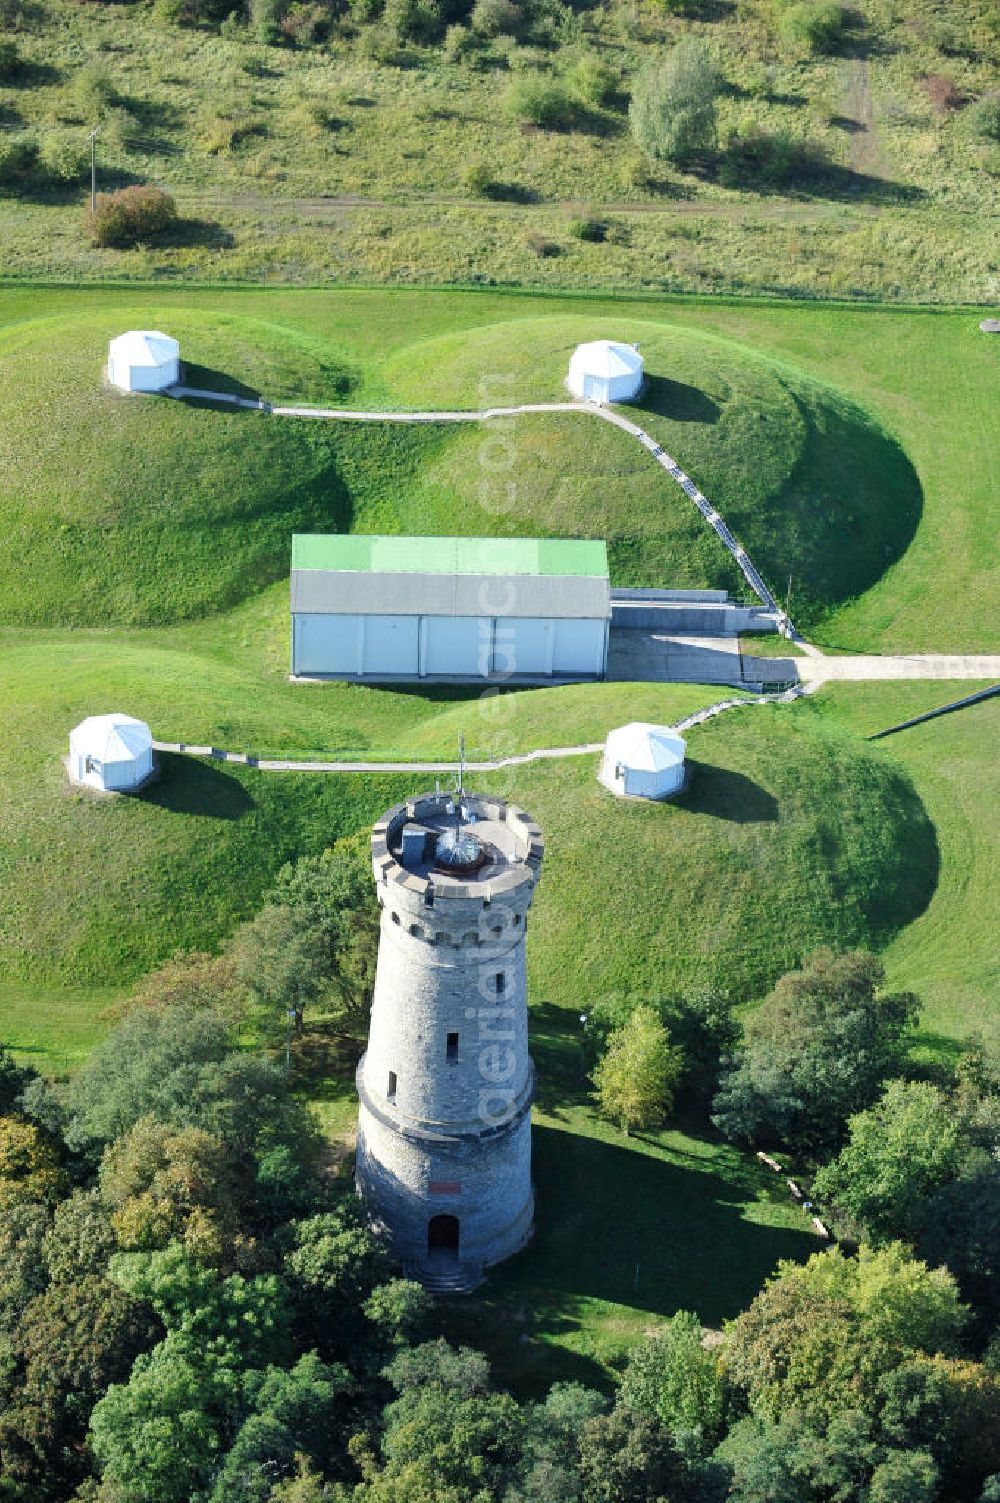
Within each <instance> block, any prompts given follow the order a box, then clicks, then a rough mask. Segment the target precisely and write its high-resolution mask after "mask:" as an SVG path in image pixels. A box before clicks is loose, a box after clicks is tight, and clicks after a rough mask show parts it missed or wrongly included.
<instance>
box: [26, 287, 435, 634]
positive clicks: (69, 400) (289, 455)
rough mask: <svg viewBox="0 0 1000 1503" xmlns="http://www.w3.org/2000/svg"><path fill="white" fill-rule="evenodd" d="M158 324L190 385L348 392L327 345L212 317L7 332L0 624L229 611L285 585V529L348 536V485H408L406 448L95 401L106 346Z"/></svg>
mask: <svg viewBox="0 0 1000 1503" xmlns="http://www.w3.org/2000/svg"><path fill="white" fill-rule="evenodd" d="M162 323H166V324H168V325H169V330H168V332H172V333H174V334H175V336H176V337H178V338H179V339H180V341H181V348H182V359H183V362H184V365H185V368H186V379H187V380H188V382H189V384H191V385H194V386H199V387H206V388H211V389H220V390H225V391H237V392H244V393H254V394H256V393H265V394H267V395H274V396H288V397H291V398H293V399H299V400H305V401H323V400H325V401H328V402H329V401H332V400H344V399H345V398H346V397H347V396H349V394H350V392H351V390H352V388H353V385H354V383H355V380H356V375H355V373H354V371H353V370H352V369H351V367H350V365H349V364H348V363H347V362H346V361H345V360H344V358H343V357H342V356H341V355H340V354H339V352H338V351H336V350H335V349H333V348H332V347H331V346H330V345H329V344H327V343H326V342H325V341H320V340H317V339H313V338H310V337H309V336H308V335H306V334H303V333H301V332H298V331H292V330H289V329H280V328H275V327H274V326H272V325H269V324H268V323H266V322H264V321H263V320H258V319H247V318H242V317H237V316H233V315H229V314H226V313H223V312H215V311H213V312H212V313H210V314H207V315H203V316H202V315H197V316H196V315H194V314H191V313H189V312H186V311H184V310H180V309H176V308H171V309H170V310H169V311H165V310H162V309H158V308H157V307H155V305H154V306H152V307H150V306H149V305H146V306H142V307H138V308H131V309H130V308H124V309H120V310H118V309H116V310H115V312H114V313H113V314H112V313H110V312H87V313H81V314H79V315H75V316H71V317H69V318H67V319H51V318H48V319H38V320H28V321H26V322H24V323H21V324H17V325H14V326H13V327H11V328H8V329H6V330H5V331H4V333H3V336H2V340H0V351H2V354H0V410H2V411H3V414H4V417H3V422H2V423H0V495H2V497H3V499H2V501H0V525H2V529H3V532H4V535H5V547H4V548H3V550H0V619H2V620H5V621H17V622H22V623H32V624H35V623H37V624H45V625H50V624H57V623H58V624H62V625H82V624H100V625H111V624H113V623H114V624H138V625H144V624H152V623H163V622H169V621H176V620H184V619H186V618H188V617H191V616H198V615H203V614H205V613H206V612H209V611H217V610H221V609H224V608H225V607H227V606H231V605H233V604H235V603H236V602H237V601H239V600H242V599H243V598H245V597H246V596H247V595H250V594H253V593H254V592H255V591H257V590H259V589H260V588H262V587H263V586H264V585H267V584H270V583H271V582H272V581H273V580H275V579H276V578H278V577H279V576H280V575H281V574H283V573H284V572H285V571H286V569H287V557H288V539H289V536H290V534H291V533H292V532H293V531H294V530H296V529H300V530H301V529H306V530H309V529H330V530H333V531H339V530H342V529H344V528H346V527H349V526H350V522H351V515H352V507H353V497H354V492H355V490H356V489H357V488H358V486H359V485H360V486H361V487H362V488H363V489H364V490H365V493H366V494H371V493H372V492H375V493H377V492H378V491H379V488H380V487H384V488H385V489H387V490H392V489H394V488H395V486H396V485H398V484H399V483H401V481H402V480H403V479H404V477H407V476H408V475H409V474H410V473H411V472H412V467H413V465H414V464H415V462H416V456H417V454H418V453H419V452H420V449H421V441H420V438H419V437H418V438H417V439H416V440H413V438H412V436H411V438H410V441H409V442H408V443H404V442H402V441H401V436H400V435H399V434H397V433H394V432H391V433H380V434H378V435H369V436H368V442H367V443H364V444H362V443H361V441H360V435H358V434H356V433H353V432H351V433H347V432H344V431H341V432H339V433H338V434H336V435H335V434H334V432H333V431H332V430H330V429H327V428H323V429H320V428H318V427H316V426H314V425H311V424H308V423H301V422H299V423H296V422H294V421H292V420H291V419H281V418H265V417H263V416H262V415H259V414H257V413H253V412H242V413H240V412H226V411H219V410H211V411H209V410H207V409H205V408H204V407H195V406H186V405H182V404H181V403H178V402H174V401H171V400H170V399H169V398H166V397H163V398H143V397H136V396H126V395H124V394H122V393H120V392H117V391H115V390H113V389H111V388H108V387H106V386H104V385H103V384H102V378H101V371H102V366H103V363H104V361H105V359H106V354H107V341H108V338H109V337H110V336H111V335H113V334H115V333H120V332H121V331H122V330H123V329H125V328H129V327H133V328H134V327H144V328H150V327H154V328H155V327H157V326H159V325H160V324H162ZM429 442H432V440H430V439H429V438H428V436H427V435H424V436H423V444H424V447H426V446H427V444H428V443H429ZM27 580H30V586H29V587H27V588H25V581H27Z"/></svg>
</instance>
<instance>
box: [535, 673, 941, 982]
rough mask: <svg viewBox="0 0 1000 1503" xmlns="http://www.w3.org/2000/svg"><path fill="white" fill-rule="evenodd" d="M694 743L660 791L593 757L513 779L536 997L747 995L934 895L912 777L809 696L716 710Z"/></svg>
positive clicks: (878, 931)
mask: <svg viewBox="0 0 1000 1503" xmlns="http://www.w3.org/2000/svg"><path fill="white" fill-rule="evenodd" d="M688 756H689V772H690V783H689V787H688V790H687V791H686V793H685V794H684V795H683V797H681V798H680V799H678V800H677V801H676V802H673V803H669V804H664V805H657V804H647V803H639V802H635V803H633V802H625V801H621V800H617V799H614V798H613V797H612V795H611V794H608V793H607V792H606V791H605V790H604V789H603V788H602V787H601V786H600V785H599V784H598V783H597V781H596V779H595V778H594V767H593V765H591V764H590V763H589V762H573V763H563V764H549V765H542V766H539V767H531V768H528V769H526V770H525V771H524V773H523V774H521V775H519V776H518V778H517V780H516V786H515V787H514V789H513V796H514V797H515V798H516V799H517V801H518V802H520V803H523V804H524V805H525V806H526V807H527V808H528V809H529V810H530V811H531V813H532V814H533V815H534V817H535V818H536V819H537V820H538V821H539V823H540V824H541V826H542V829H543V830H544V832H545V838H546V867H545V872H544V879H543V881H542V884H541V886H540V888H539V894H538V898H537V907H536V910H535V917H534V927H533V929H532V947H531V952H530V966H531V980H532V986H533V992H532V997H533V1001H534V1002H535V1003H536V1004H537V1005H543V1004H545V1003H554V1004H556V1005H558V1006H565V1007H570V1008H572V1009H574V1010H575V1011H577V1012H585V1011H586V1010H587V1004H588V1002H589V1000H590V999H592V998H593V997H595V996H606V995H608V994H614V993H619V994H622V993H628V994H637V995H639V996H640V997H641V996H649V995H655V994H658V993H663V992H671V991H674V990H677V989H681V988H683V987H685V986H687V985H690V984H692V983H694V984H697V983H700V982H708V983H712V984H714V985H717V986H719V987H722V988H724V989H726V990H728V991H729V993H730V994H731V995H732V996H733V997H734V998H735V999H737V1000H739V1001H748V1000H751V999H753V998H756V997H760V996H761V995H763V993H764V992H765V991H766V990H767V989H768V988H769V986H770V985H771V983H772V982H773V981H774V980H775V979H776V977H777V976H778V975H780V974H781V973H782V972H783V971H785V970H787V969H789V968H790V967H792V966H793V965H795V964H796V963H797V962H798V961H799V960H800V959H801V958H802V956H803V955H805V954H808V953H809V951H811V950H813V949H815V948H816V947H817V946H819V945H821V944H829V945H832V946H833V947H834V948H849V947H851V946H855V945H863V946H868V947H871V948H874V949H881V948H882V947H883V946H884V945H885V944H886V943H888V941H889V940H890V939H891V938H892V937H893V936H894V935H895V934H896V933H897V932H898V931H899V930H900V929H902V928H903V926H905V925H906V924H908V923H910V922H911V921H912V920H913V919H915V918H916V917H917V916H918V915H919V914H920V913H922V912H923V910H924V909H925V908H926V906H927V904H928V902H929V901H930V899H931V896H932V894H933V892H934V888H935V884H936V880H937V872H938V852H937V843H936V837H935V831H934V826H933V825H932V823H931V821H930V820H929V818H928V816H927V814H926V812H925V810H924V808H923V805H922V804H921V801H920V799H919V797H918V795H917V793H916V792H915V790H914V788H913V786H912V784H911V783H910V781H909V778H908V777H907V776H906V774H905V773H904V772H902V771H901V770H900V769H898V768H897V767H896V766H895V765H894V764H893V763H892V762H890V761H889V760H888V759H887V758H885V757H882V756H880V755H879V754H878V753H877V752H875V751H872V750H870V749H869V748H867V747H866V746H865V744H864V743H863V742H862V741H860V740H859V739H857V738H856V737H854V736H853V735H849V734H847V733H845V732H843V731H842V730H839V729H838V728H836V727H835V726H833V725H832V724H829V723H827V722H825V721H824V720H823V719H821V717H820V716H819V715H818V714H817V713H816V712H815V711H814V709H813V707H812V706H811V705H809V704H803V703H801V702H800V703H799V704H797V705H793V706H790V707H787V708H786V707H782V708H774V709H771V708H768V709H756V708H748V709H746V710H745V711H739V712H735V711H734V712H733V713H732V714H729V715H725V716H720V717H719V718H718V719H717V720H714V721H710V722H708V723H707V724H706V725H704V726H702V727H699V728H698V729H697V730H695V731H693V732H691V733H690V735H689V737H688Z"/></svg>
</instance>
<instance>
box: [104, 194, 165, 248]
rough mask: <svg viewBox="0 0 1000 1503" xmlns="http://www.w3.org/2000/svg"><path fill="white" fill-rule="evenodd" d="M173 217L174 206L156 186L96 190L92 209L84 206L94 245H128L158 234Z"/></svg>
mask: <svg viewBox="0 0 1000 1503" xmlns="http://www.w3.org/2000/svg"><path fill="white" fill-rule="evenodd" d="M176 219H177V206H176V205H175V203H174V200H173V199H172V198H171V197H170V195H169V193H164V192H163V191H162V190H161V189H160V188H152V187H132V188H119V189H118V190H117V192H115V193H99V194H98V195H97V204H96V207H95V209H94V210H93V212H91V210H90V209H89V207H88V210H87V227H88V229H89V230H90V234H91V237H92V239H93V242H94V244H95V245H100V246H114V247H121V246H128V245H136V244H138V242H139V241H140V240H148V239H149V237H150V236H151V235H159V234H161V233H162V232H163V231H164V230H166V229H169V227H170V226H171V225H172V224H173V223H174V222H175V221H176Z"/></svg>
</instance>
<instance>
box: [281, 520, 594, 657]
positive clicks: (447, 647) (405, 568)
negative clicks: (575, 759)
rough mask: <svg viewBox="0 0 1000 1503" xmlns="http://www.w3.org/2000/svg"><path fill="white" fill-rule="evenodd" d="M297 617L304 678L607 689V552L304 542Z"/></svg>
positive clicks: (546, 543)
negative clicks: (603, 685) (600, 681)
mask: <svg viewBox="0 0 1000 1503" xmlns="http://www.w3.org/2000/svg"><path fill="white" fill-rule="evenodd" d="M291 610H292V676H293V677H294V678H349V679H357V680H361V681H365V682H382V683H400V682H408V681H411V680H414V679H416V680H428V681H432V682H434V681H438V682H440V681H444V682H455V683H474V682H482V681H484V680H485V681H487V682H517V683H552V682H553V681H564V680H573V679H584V678H602V677H603V676H604V672H605V668H606V664H607V648H608V630H609V624H610V620H611V590H610V584H609V580H608V555H607V547H606V545H605V544H604V543H603V542H601V541H595V540H590V539H577V538H566V539H562V538H456V537H376V536H364V535H360V534H355V533H338V534H307V533H297V534H296V535H295V536H294V537H293V539H292V580H291Z"/></svg>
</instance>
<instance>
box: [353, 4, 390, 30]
mask: <svg viewBox="0 0 1000 1503" xmlns="http://www.w3.org/2000/svg"><path fill="white" fill-rule="evenodd" d="M384 5H385V0H348V10H349V12H350V16H351V20H352V21H355V22H356V23H357V25H359V26H367V25H369V24H370V23H371V22H372V21H377V20H378V18H379V16H380V15H381V14H382V10H383V8H384Z"/></svg>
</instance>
